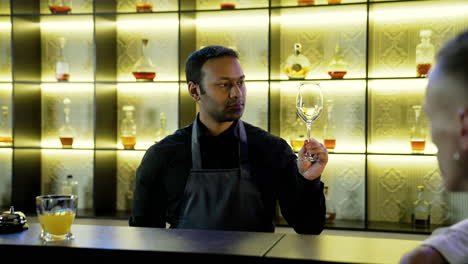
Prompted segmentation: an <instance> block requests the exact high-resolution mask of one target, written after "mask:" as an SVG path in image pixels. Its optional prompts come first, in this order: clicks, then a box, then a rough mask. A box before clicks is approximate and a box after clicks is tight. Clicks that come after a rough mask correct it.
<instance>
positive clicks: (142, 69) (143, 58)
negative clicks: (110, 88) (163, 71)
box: [133, 38, 156, 82]
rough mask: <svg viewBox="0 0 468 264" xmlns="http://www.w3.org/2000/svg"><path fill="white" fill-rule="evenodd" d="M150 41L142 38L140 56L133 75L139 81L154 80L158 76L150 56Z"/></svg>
mask: <svg viewBox="0 0 468 264" xmlns="http://www.w3.org/2000/svg"><path fill="white" fill-rule="evenodd" d="M148 43H149V40H148V39H146V38H143V39H141V44H140V56H139V58H138V60H137V61H136V63H135V66H134V67H133V76H134V77H135V79H136V80H137V81H139V82H152V81H153V79H154V78H155V77H156V71H155V67H154V65H153V62H152V61H151V59H150V57H149V56H148V50H147V49H148Z"/></svg>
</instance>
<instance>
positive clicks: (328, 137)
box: [323, 99, 336, 152]
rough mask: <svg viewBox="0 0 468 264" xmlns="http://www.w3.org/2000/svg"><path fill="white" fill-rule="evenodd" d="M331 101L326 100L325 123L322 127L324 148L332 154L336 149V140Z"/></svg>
mask: <svg viewBox="0 0 468 264" xmlns="http://www.w3.org/2000/svg"><path fill="white" fill-rule="evenodd" d="M333 107H334V104H333V100H332V99H328V100H327V121H326V123H325V125H324V127H323V141H324V144H325V148H326V149H327V150H328V151H329V152H332V151H334V150H335V147H336V138H335V130H336V125H335V118H334V117H333Z"/></svg>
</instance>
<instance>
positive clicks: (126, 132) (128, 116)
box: [120, 105, 137, 149]
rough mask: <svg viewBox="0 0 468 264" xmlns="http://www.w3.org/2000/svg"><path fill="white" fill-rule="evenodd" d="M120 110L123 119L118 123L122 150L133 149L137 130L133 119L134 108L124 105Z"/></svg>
mask: <svg viewBox="0 0 468 264" xmlns="http://www.w3.org/2000/svg"><path fill="white" fill-rule="evenodd" d="M122 110H123V112H124V118H123V119H122V122H121V123H120V140H121V141H122V145H123V147H124V149H135V145H136V130H137V127H136V122H135V118H134V112H135V107H134V106H133V105H124V106H123V107H122Z"/></svg>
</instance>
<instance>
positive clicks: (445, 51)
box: [437, 31, 468, 83]
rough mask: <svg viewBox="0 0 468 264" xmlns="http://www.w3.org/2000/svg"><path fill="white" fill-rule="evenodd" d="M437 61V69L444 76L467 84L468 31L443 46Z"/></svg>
mask: <svg viewBox="0 0 468 264" xmlns="http://www.w3.org/2000/svg"><path fill="white" fill-rule="evenodd" d="M437 59H438V62H437V63H438V64H439V68H440V69H441V70H442V71H443V72H444V73H445V74H448V75H450V76H453V77H455V78H457V79H459V80H463V81H465V82H466V83H468V31H465V32H463V33H461V34H459V35H457V37H455V38H454V39H453V40H451V41H450V42H448V43H447V44H446V45H444V46H443V47H442V49H441V50H440V51H439V53H438V55H437Z"/></svg>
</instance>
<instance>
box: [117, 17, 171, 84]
mask: <svg viewBox="0 0 468 264" xmlns="http://www.w3.org/2000/svg"><path fill="white" fill-rule="evenodd" d="M178 26H179V22H178V16H177V14H139V15H138V16H135V15H132V16H119V17H117V27H118V28H117V30H118V31H117V79H118V80H119V81H135V78H134V77H133V75H132V72H133V68H134V66H135V63H136V62H137V60H138V58H139V57H140V56H141V54H142V50H141V39H142V38H147V39H148V40H149V42H148V46H147V49H146V51H147V54H146V55H147V56H148V57H149V58H150V59H151V61H152V62H153V64H154V66H155V71H156V78H155V80H157V81H177V76H178V70H179V68H178V67H179V65H178V59H179V58H178V56H179V53H178V47H179V46H178V41H179V39H178V38H179V36H178V32H179V28H178Z"/></svg>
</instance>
